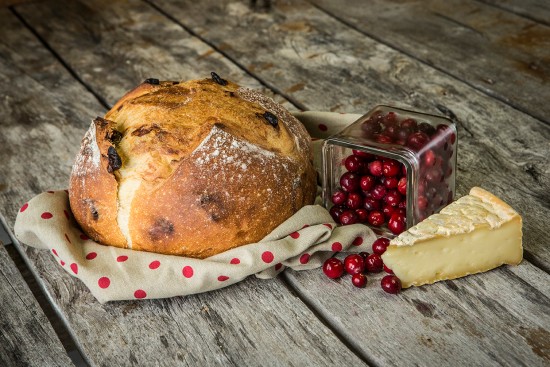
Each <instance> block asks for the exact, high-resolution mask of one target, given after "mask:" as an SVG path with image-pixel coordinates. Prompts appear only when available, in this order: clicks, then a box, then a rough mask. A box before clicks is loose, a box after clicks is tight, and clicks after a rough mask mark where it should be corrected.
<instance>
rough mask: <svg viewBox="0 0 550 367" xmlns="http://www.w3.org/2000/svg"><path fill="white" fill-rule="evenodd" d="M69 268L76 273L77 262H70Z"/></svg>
mask: <svg viewBox="0 0 550 367" xmlns="http://www.w3.org/2000/svg"><path fill="white" fill-rule="evenodd" d="M71 270H72V271H73V273H75V274H78V264H75V263H72V264H71Z"/></svg>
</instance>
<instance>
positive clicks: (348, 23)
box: [306, 0, 550, 125]
mask: <svg viewBox="0 0 550 367" xmlns="http://www.w3.org/2000/svg"><path fill="white" fill-rule="evenodd" d="M306 1H307V3H308V4H310V5H311V6H312V7H314V8H316V9H318V10H319V11H321V12H323V13H324V14H326V15H328V16H329V17H331V18H333V19H335V20H336V21H338V22H340V23H342V24H343V25H345V26H346V27H349V28H351V29H353V30H354V31H357V32H359V33H361V34H363V35H365V36H367V37H369V38H372V39H373V40H375V41H376V42H378V43H380V44H383V45H385V46H387V47H389V48H391V49H393V50H396V51H397V52H399V53H402V54H403V55H406V56H408V57H410V58H411V59H414V60H415V61H418V62H419V63H421V64H423V65H427V66H429V67H430V68H432V69H435V70H437V71H439V72H441V73H442V74H445V75H446V76H448V77H450V78H452V79H455V80H458V81H459V82H461V83H464V84H465V85H467V86H469V87H470V88H472V89H474V90H476V91H478V92H480V93H483V94H485V95H487V96H489V97H491V98H493V99H495V100H497V101H499V102H501V103H503V104H505V105H507V106H510V107H511V108H513V109H515V110H516V111H519V112H521V113H524V114H526V115H528V116H530V117H532V118H533V119H535V120H536V121H539V122H541V123H542V124H544V125H550V120H549V121H547V120H543V119H541V118H540V117H538V116H534V115H532V114H531V113H530V112H529V111H527V110H526V109H524V108H521V107H520V106H517V105H515V104H513V103H512V101H510V100H508V99H507V98H504V97H501V96H498V95H497V94H496V93H493V92H491V91H487V90H485V89H483V88H479V87H477V86H476V85H475V84H473V83H471V82H469V81H468V80H466V79H461V78H459V77H458V76H456V75H454V74H452V73H450V72H449V71H447V70H445V69H443V68H440V67H438V66H437V65H434V64H430V63H428V62H426V61H425V60H423V59H422V58H419V57H418V56H416V55H414V54H413V53H410V52H407V51H406V50H404V49H402V48H399V47H397V46H396V45H393V44H391V43H388V42H386V41H384V40H383V39H381V38H380V37H377V36H375V35H373V34H371V33H369V32H365V31H364V30H362V29H361V28H359V27H357V26H355V25H354V24H353V23H351V22H348V21H346V20H345V19H343V18H342V17H340V16H338V15H336V14H334V13H332V12H331V11H330V10H327V9H325V8H324V7H323V6H321V5H318V4H316V3H314V2H311V1H310V0H306ZM504 10H505V11H508V12H510V11H509V10H507V9H504ZM514 14H515V13H514ZM436 15H438V14H436ZM523 17H524V16H523ZM524 18H525V17H524ZM529 20H532V19H529ZM536 22H538V21H536ZM539 23H540V22H539Z"/></svg>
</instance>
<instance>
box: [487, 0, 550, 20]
mask: <svg viewBox="0 0 550 367" xmlns="http://www.w3.org/2000/svg"><path fill="white" fill-rule="evenodd" d="M479 1H481V2H483V3H486V4H490V5H492V6H496V7H497V8H500V9H504V10H508V11H511V12H513V13H516V14H520V15H522V16H524V17H526V18H528V19H532V20H534V21H537V22H540V23H542V24H546V25H550V3H549V2H548V1H545V0H479Z"/></svg>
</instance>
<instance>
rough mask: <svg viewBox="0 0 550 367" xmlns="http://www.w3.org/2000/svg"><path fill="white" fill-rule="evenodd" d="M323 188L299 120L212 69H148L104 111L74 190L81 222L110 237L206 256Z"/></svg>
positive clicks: (273, 222) (74, 177)
mask: <svg viewBox="0 0 550 367" xmlns="http://www.w3.org/2000/svg"><path fill="white" fill-rule="evenodd" d="M315 192H316V180H315V172H314V169H313V164H312V156H311V151H310V148H309V136H308V134H307V132H306V130H305V129H304V127H303V126H302V125H301V124H300V122H299V121H297V120H296V119H295V118H294V117H293V116H292V115H291V114H290V113H289V112H288V111H287V110H285V109H284V108H283V107H282V106H280V105H279V104H277V103H275V102H274V101H273V100H271V99H270V98H268V97H266V96H264V95H262V94H260V93H258V92H256V91H253V90H249V89H245V88H240V87H239V86H237V85H236V84H233V83H231V82H227V81H225V80H223V79H221V78H219V77H218V76H217V75H215V74H213V78H212V79H204V80H194V81H188V82H184V83H177V82H159V81H158V80H156V79H148V80H147V81H146V82H145V83H143V84H141V85H139V86H138V87H137V88H135V89H134V90H132V91H130V92H128V93H127V94H126V95H125V96H124V97H122V99H121V100H120V101H118V102H117V103H116V105H115V106H114V107H113V108H112V109H111V110H110V111H109V112H108V113H107V114H106V115H105V118H99V117H98V118H96V119H95V120H94V121H93V123H92V125H91V126H90V129H89V130H88V132H87V133H86V135H85V137H84V139H83V140H82V146H81V149H80V152H79V153H78V155H77V158H76V161H75V164H74V166H73V170H72V173H71V179H70V190H69V198H70V204H71V209H72V211H73V213H74V216H75V218H76V220H77V221H78V223H79V224H80V225H81V227H82V229H83V230H84V231H85V232H86V233H87V234H88V235H89V236H90V237H91V238H92V239H94V240H96V241H98V242H100V243H102V244H105V245H111V246H117V247H123V248H131V249H134V250H143V251H152V252H158V253H164V254H174V255H184V256H189V257H196V258H205V257H209V256H212V255H215V254H218V253H220V252H223V251H226V250H228V249H231V248H233V247H236V246H239V245H243V244H247V243H253V242H257V241H259V240H261V239H262V238H263V237H265V236H266V235H267V234H268V233H270V232H271V231H272V230H273V229H274V228H275V227H277V226H278V225H279V224H281V223H282V222H283V221H284V220H286V219H287V218H289V217H290V216H291V215H293V214H294V213H295V212H296V211H297V210H298V209H300V208H301V207H302V206H304V205H308V204H312V203H313V201H314V197H315Z"/></svg>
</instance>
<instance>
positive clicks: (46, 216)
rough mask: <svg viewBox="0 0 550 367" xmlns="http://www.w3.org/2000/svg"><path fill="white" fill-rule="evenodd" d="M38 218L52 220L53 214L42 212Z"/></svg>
mask: <svg viewBox="0 0 550 367" xmlns="http://www.w3.org/2000/svg"><path fill="white" fill-rule="evenodd" d="M40 218H42V219H51V218H53V214H52V213H50V212H44V213H42V215H41V216H40Z"/></svg>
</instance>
